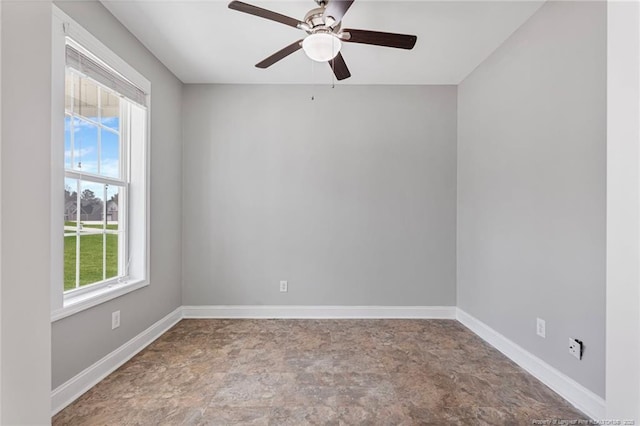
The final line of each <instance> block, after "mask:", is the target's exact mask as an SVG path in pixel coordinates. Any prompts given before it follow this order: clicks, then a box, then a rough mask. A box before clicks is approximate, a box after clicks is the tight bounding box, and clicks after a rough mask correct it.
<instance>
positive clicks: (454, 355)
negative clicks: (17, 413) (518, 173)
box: [52, 320, 587, 425]
mask: <svg viewBox="0 0 640 426" xmlns="http://www.w3.org/2000/svg"><path fill="white" fill-rule="evenodd" d="M552 419H563V420H573V419H587V418H586V417H585V416H584V414H582V413H581V412H580V411H578V410H576V409H575V408H573V407H572V406H571V405H570V404H568V403H567V402H565V401H564V400H563V399H562V398H560V397H559V396H558V395H557V394H555V393H554V392H553V391H551V390H550V389H549V388H547V387H546V386H545V385H543V384H542V383H540V382H539V381H538V380H537V379H535V378H534V377H532V376H531V375H530V374H528V373H526V372H525V371H524V370H522V369H521V368H520V367H518V366H517V365H515V364H514V363H513V362H511V361H510V360H509V359H507V358H506V357H504V356H503V355H502V354H500V353H499V352H498V351H496V350H495V349H493V348H492V347H491V346H489V345H488V344H486V343H485V342H483V341H482V340H481V339H480V338H479V337H477V336H476V335H474V334H473V333H472V332H471V331H469V330H467V329H466V328H465V327H464V326H462V325H461V324H460V323H458V322H457V321H453V320H182V321H181V322H179V323H178V324H177V325H176V326H175V327H173V328H172V329H171V330H169V331H168V332H167V333H165V334H164V335H163V336H161V337H160V338H159V339H158V340H156V341H155V342H154V343H152V344H151V345H150V346H148V347H147V348H146V349H145V350H143V351H142V352H140V353H139V354H138V355H136V356H135V357H134V358H133V359H131V360H130V361H129V362H127V363H126V364H124V365H123V366H122V367H120V368H119V369H118V370H116V371H115V372H114V373H113V374H111V375H109V376H108V377H107V378H105V379H104V380H103V381H102V382H100V383H99V384H98V385H96V386H95V387H94V388H92V389H91V390H90V391H88V392H87V393H86V394H84V395H83V396H82V397H80V398H79V399H78V400H77V401H75V402H74V403H73V404H71V405H70V406H68V407H67V408H65V409H64V410H63V411H61V412H60V413H58V414H57V415H56V416H55V417H54V418H53V419H52V421H53V424H54V425H160V424H166V425H182V424H184V425H240V424H252V425H267V424H270V425H303V424H335V425H355V424H367V425H456V424H460V425H481V424H491V425H519V424H522V425H531V424H532V423H533V421H534V420H552Z"/></svg>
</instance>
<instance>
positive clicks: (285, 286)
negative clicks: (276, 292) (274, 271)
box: [280, 281, 289, 293]
mask: <svg viewBox="0 0 640 426" xmlns="http://www.w3.org/2000/svg"><path fill="white" fill-rule="evenodd" d="M287 291H289V283H287V282H286V281H280V293H286V292H287Z"/></svg>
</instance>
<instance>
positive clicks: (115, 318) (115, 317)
mask: <svg viewBox="0 0 640 426" xmlns="http://www.w3.org/2000/svg"><path fill="white" fill-rule="evenodd" d="M118 327H120V311H115V312H112V313H111V329H112V330H115V329H116V328H118Z"/></svg>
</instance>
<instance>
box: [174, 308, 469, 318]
mask: <svg viewBox="0 0 640 426" xmlns="http://www.w3.org/2000/svg"><path fill="white" fill-rule="evenodd" d="M182 309H183V311H182V312H183V318H298V319H302V318H309V319H323V318H326V319H340V318H370V319H373V318H407V319H408V318H420V319H426V318H431V319H456V307H455V306H248V305H247V306H245V305H242V306H222V305H220V306H183V307H182Z"/></svg>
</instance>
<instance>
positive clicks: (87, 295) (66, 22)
mask: <svg viewBox="0 0 640 426" xmlns="http://www.w3.org/2000/svg"><path fill="white" fill-rule="evenodd" d="M66 37H70V38H72V39H73V40H75V41H76V42H78V43H79V44H81V45H82V46H84V47H85V48H86V49H88V50H89V51H90V52H92V53H93V54H95V55H96V56H98V57H99V58H100V60H102V61H103V62H104V63H106V64H107V65H108V66H110V67H111V68H113V69H114V70H116V71H117V72H118V73H120V74H121V75H122V76H124V77H125V78H127V79H128V80H129V81H131V82H132V83H133V84H135V85H136V86H138V87H139V88H140V89H142V90H143V91H144V92H145V93H151V83H150V82H149V80H147V79H146V78H145V77H144V76H143V75H142V74H140V73H139V72H138V71H136V70H135V69H133V68H132V67H131V66H130V65H128V64H127V63H126V62H125V61H124V60H122V59H121V58H120V57H119V56H117V55H116V54H115V53H113V52H112V51H111V50H110V49H109V48H108V47H106V46H105V45H104V44H103V43H101V42H100V41H99V40H97V39H96V38H95V37H94V36H92V35H91V34H90V33H89V32H88V31H86V30H85V29H84V28H82V27H81V26H80V25H79V24H78V23H76V22H75V21H74V20H73V19H71V18H70V17H69V16H68V15H67V14H65V13H64V12H62V11H61V10H60V9H58V8H57V7H55V6H53V37H52V53H53V58H52V63H53V69H52V108H51V111H52V129H51V131H52V141H51V143H52V165H53V166H52V176H51V177H52V179H51V194H52V196H51V209H52V214H51V253H52V262H51V321H52V322H54V321H57V320H60V319H62V318H65V317H68V316H70V315H73V314H76V313H78V312H81V311H84V310H86V309H89V308H92V307H94V306H97V305H99V304H102V303H104V302H107V301H109V300H112V299H115V298H116V297H120V296H123V295H125V294H127V293H129V292H132V291H135V290H138V289H140V288H142V287H145V286H147V285H149V281H150V269H151V268H150V256H149V247H150V231H151V228H150V220H149V219H150V213H149V206H150V190H149V182H150V165H149V158H150V143H149V140H150V117H151V109H150V99H149V95H147V111H146V114H147V120H146V128H145V129H144V133H145V140H144V149H143V151H144V153H143V157H144V158H143V162H144V175H143V176H142V178H141V182H140V183H141V184H142V186H144V188H145V190H144V192H145V197H144V200H143V201H142V206H140V207H141V208H142V210H143V213H141V214H142V215H143V216H144V219H143V220H144V230H143V233H144V236H143V238H141V240H142V243H141V245H142V246H141V247H140V246H138V247H137V248H136V251H138V250H139V251H140V252H141V253H143V256H142V260H141V263H143V264H142V265H138V269H139V270H142V271H143V272H142V273H141V274H139V276H142V278H134V279H131V280H129V281H126V282H118V281H117V280H114V281H105V282H101V283H97V284H95V285H91V286H87V287H86V288H82V289H79V290H76V291H71V292H67V293H65V292H64V287H63V283H62V277H63V273H64V240H63V238H60V229H61V226H60V225H61V224H62V223H64V214H63V207H64V205H63V202H64V200H63V197H62V196H61V193H62V188H63V185H64V175H65V169H64V120H62V119H61V117H64V81H65V77H64V76H65V42H66ZM130 238H131V236H130Z"/></svg>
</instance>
